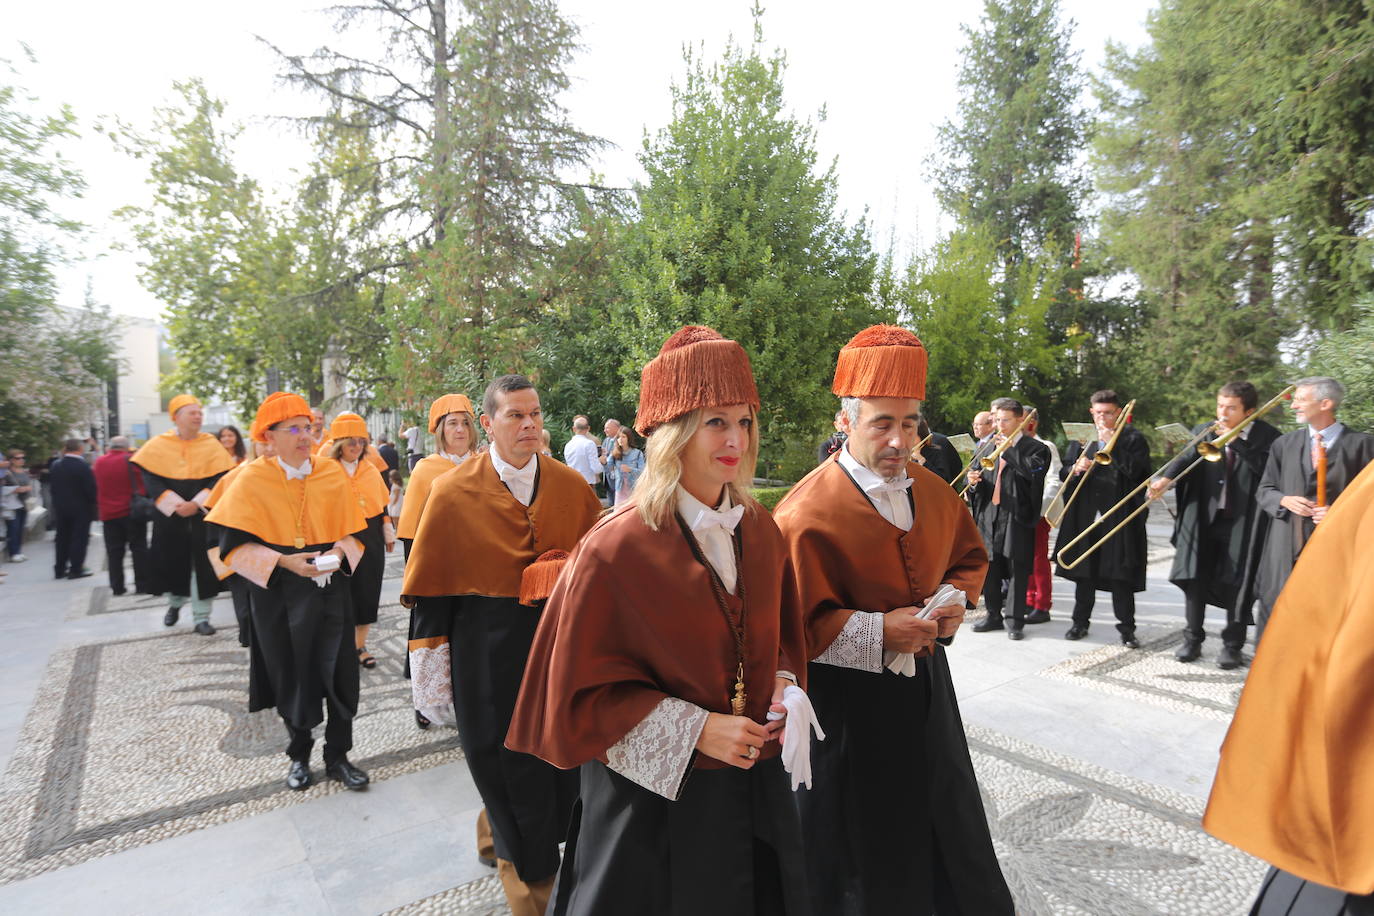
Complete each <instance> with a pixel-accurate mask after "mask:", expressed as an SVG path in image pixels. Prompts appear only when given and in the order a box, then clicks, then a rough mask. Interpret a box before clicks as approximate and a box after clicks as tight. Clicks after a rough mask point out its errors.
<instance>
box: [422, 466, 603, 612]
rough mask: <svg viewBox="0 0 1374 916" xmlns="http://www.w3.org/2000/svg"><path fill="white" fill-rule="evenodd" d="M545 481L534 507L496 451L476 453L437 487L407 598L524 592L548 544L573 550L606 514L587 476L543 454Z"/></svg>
mask: <svg viewBox="0 0 1374 916" xmlns="http://www.w3.org/2000/svg"><path fill="white" fill-rule="evenodd" d="M535 460H536V461H538V462H539V483H538V488H537V489H536V490H535V494H534V501H533V502H531V503H530V505H529V506H528V507H526V506H522V505H520V503H519V502H518V501H517V500H516V499H515V497H514V496H512V495H511V493H510V490H508V489H506V485H505V484H503V483H502V482H501V478H500V477H498V476H497V474H496V468H494V467H493V466H492V463H491V456H490V455H489V454H482V455H478V456H476V457H474V458H469V459H468V460H467V461H464V462H463V463H462V464H461V465H459V466H458V467H456V468H454V469H453V471H452V473H447V474H443V475H441V476H440V477H439V478H437V479H436V480H435V481H434V485H433V486H432V487H431V488H430V491H429V499H428V500H427V502H426V505H425V507H424V515H423V516H421V518H420V527H419V530H418V531H417V532H416V533H415V544H414V546H413V547H412V549H411V551H410V559H409V560H407V561H406V575H405V580H404V582H403V583H402V585H401V601H402V603H413V599H414V598H437V597H444V596H447V595H489V596H492V597H498V598H516V597H518V596H519V595H520V575H521V573H523V572H524V571H525V567H526V566H529V565H530V564H531V563H533V562H534V560H535V558H537V557H538V556H539V555H540V554H541V553H543V552H544V551H546V550H567V551H571V550H572V549H573V547H574V546H576V544H577V542H578V540H579V539H580V538H581V537H582V535H584V534H586V533H587V531H588V529H590V528H591V527H592V525H593V523H595V522H596V518H597V516H598V515H599V514H600V512H601V503H599V502H597V499H596V494H595V493H593V492H592V488H591V487H589V486H587V481H586V480H584V479H583V478H582V475H581V474H579V473H578V472H577V471H574V470H573V469H572V468H570V467H567V466H566V465H564V464H561V463H559V462H557V461H554V460H553V459H552V458H547V457H545V456H543V455H536V456H535Z"/></svg>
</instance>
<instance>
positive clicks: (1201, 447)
mask: <svg viewBox="0 0 1374 916" xmlns="http://www.w3.org/2000/svg"><path fill="white" fill-rule="evenodd" d="M1296 387H1297V386H1296V385H1289V386H1288V387H1287V388H1285V389H1283V390H1282V391H1280V392H1279V393H1278V394H1276V395H1274V396H1273V397H1272V398H1270V399H1269V401H1268V402H1266V403H1265V404H1264V405H1263V406H1261V407H1259V408H1258V409H1256V410H1255V411H1254V412H1252V413H1251V414H1250V415H1249V416H1248V417H1246V418H1245V419H1244V420H1241V421H1240V422H1239V423H1238V424H1236V425H1235V426H1234V427H1233V428H1231V429H1228V430H1227V431H1226V432H1225V433H1223V434H1221V435H1220V436H1218V437H1217V438H1215V439H1213V440H1212V441H1211V442H1203V441H1202V440H1203V439H1204V438H1205V437H1206V436H1207V434H1208V433H1211V432H1214V431H1215V430H1216V428H1217V421H1213V422H1212V423H1209V424H1207V427H1206V428H1205V429H1203V430H1202V432H1200V433H1198V434H1197V435H1196V436H1194V437H1193V438H1192V440H1191V441H1189V442H1188V444H1187V445H1185V446H1183V448H1182V449H1180V450H1179V453H1178V455H1175V456H1174V457H1173V458H1170V459H1169V460H1168V461H1166V462H1165V463H1164V464H1163V465H1162V466H1161V467H1160V468H1159V470H1157V471H1155V472H1154V473H1153V474H1151V475H1150V476H1149V477H1146V478H1145V480H1143V481H1142V482H1141V483H1140V485H1139V486H1137V487H1136V488H1135V489H1133V490H1132V491H1131V492H1129V493H1127V494H1126V495H1125V496H1124V497H1122V499H1121V500H1119V501H1118V502H1117V504H1116V505H1114V506H1112V507H1111V508H1110V509H1108V510H1107V511H1106V512H1103V513H1102V517H1101V518H1099V519H1098V520H1097V521H1095V522H1093V523H1092V524H1091V525H1089V526H1088V527H1086V528H1084V529H1083V531H1082V532H1080V533H1079V535H1078V537H1076V538H1074V539H1073V540H1072V541H1069V542H1068V543H1067V544H1065V545H1064V546H1063V547H1061V548H1059V551H1058V553H1059V565H1060V566H1061V567H1062V568H1064V569H1073V568H1074V567H1075V566H1077V565H1078V564H1079V563H1082V562H1083V560H1084V559H1085V558H1086V557H1088V556H1090V555H1091V554H1092V553H1093V552H1095V551H1096V550H1097V549H1098V548H1099V547H1101V546H1102V545H1103V544H1105V543H1107V541H1108V539H1110V538H1111V537H1112V535H1114V534H1116V533H1117V532H1118V531H1120V530H1121V529H1122V528H1124V527H1126V525H1127V524H1129V523H1130V521H1131V520H1132V519H1134V518H1135V517H1136V516H1137V515H1139V514H1140V513H1142V512H1144V511H1145V510H1146V509H1148V508H1149V507H1150V503H1151V502H1153V501H1154V500H1156V499H1158V498H1159V497H1161V496H1163V495H1164V494H1165V493H1167V492H1168V491H1169V489H1171V488H1172V487H1173V486H1174V485H1175V484H1177V483H1178V482H1179V481H1180V480H1182V479H1183V478H1184V477H1187V476H1188V474H1189V473H1191V472H1192V470H1193V468H1195V467H1197V466H1198V465H1199V464H1201V463H1202V462H1204V461H1220V460H1221V459H1222V456H1223V455H1224V454H1225V453H1226V446H1228V445H1230V444H1231V441H1232V440H1233V439H1235V438H1236V437H1237V436H1239V435H1240V434H1241V433H1242V432H1243V431H1244V430H1245V428H1246V427H1247V426H1249V425H1250V424H1251V423H1253V422H1255V421H1256V420H1258V419H1259V418H1260V417H1262V416H1264V415H1265V414H1267V413H1268V412H1269V411H1271V410H1273V409H1274V408H1275V407H1277V406H1278V404H1279V402H1280V401H1283V400H1285V399H1287V398H1290V397H1292V395H1293V392H1294V390H1295V389H1296ZM1190 448H1196V449H1197V455H1198V456H1197V457H1196V458H1194V459H1193V461H1192V462H1191V463H1190V464H1189V465H1188V466H1187V467H1185V468H1184V469H1183V470H1181V471H1179V472H1178V474H1177V475H1176V476H1175V477H1173V478H1172V479H1171V480H1170V481H1169V486H1168V487H1166V488H1165V489H1163V490H1161V491H1159V493H1157V494H1154V495H1151V496H1148V497H1147V498H1146V499H1145V501H1144V502H1143V503H1141V504H1140V505H1139V506H1136V507H1135V509H1134V510H1133V511H1132V512H1131V513H1130V514H1129V515H1127V516H1126V517H1125V518H1123V519H1122V520H1121V521H1119V522H1117V523H1116V525H1115V526H1114V527H1113V528H1112V530H1111V531H1108V532H1107V533H1106V534H1104V535H1102V537H1100V538H1098V539H1097V540H1096V541H1094V542H1093V545H1092V546H1091V547H1089V548H1088V549H1087V550H1085V551H1083V553H1082V554H1080V555H1079V556H1078V557H1076V558H1075V559H1074V560H1073V562H1071V563H1065V562H1064V552H1065V551H1067V550H1068V549H1069V548H1070V547H1072V546H1073V545H1075V544H1077V543H1078V542H1079V541H1081V540H1083V538H1084V537H1086V536H1087V534H1088V532H1089V531H1092V530H1093V529H1094V528H1096V527H1097V526H1098V525H1101V524H1102V523H1103V522H1104V521H1106V520H1107V518H1109V517H1110V516H1111V515H1112V513H1114V512H1116V510H1118V509H1120V508H1121V507H1122V506H1124V505H1126V503H1128V502H1130V501H1131V500H1132V499H1134V498H1135V495H1136V494H1137V493H1139V492H1140V491H1141V490H1143V489H1145V488H1146V487H1148V486H1149V485H1150V481H1152V480H1154V479H1155V478H1156V477H1158V476H1159V475H1160V474H1163V473H1164V469H1165V468H1167V467H1168V466H1169V465H1171V464H1173V463H1174V462H1175V461H1177V460H1178V458H1179V456H1181V455H1185V454H1187V452H1188V449H1190Z"/></svg>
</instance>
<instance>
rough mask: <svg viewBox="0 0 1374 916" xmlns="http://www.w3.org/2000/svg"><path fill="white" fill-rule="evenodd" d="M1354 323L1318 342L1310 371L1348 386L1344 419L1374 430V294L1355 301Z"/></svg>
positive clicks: (1342, 412)
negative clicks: (1357, 317)
mask: <svg viewBox="0 0 1374 916" xmlns="http://www.w3.org/2000/svg"><path fill="white" fill-rule="evenodd" d="M1355 311H1356V313H1357V314H1358V315H1359V319H1358V320H1357V321H1356V322H1355V325H1354V327H1352V328H1351V329H1350V330H1348V331H1345V332H1344V333H1341V334H1332V335H1331V336H1330V337H1328V338H1326V340H1324V341H1322V342H1321V344H1319V345H1318V346H1317V349H1316V351H1315V352H1314V353H1313V354H1312V362H1311V364H1310V365H1309V366H1308V367H1307V373H1306V374H1309V375H1329V376H1331V377H1332V378H1334V379H1339V380H1340V383H1341V384H1342V385H1344V386H1345V400H1344V401H1343V402H1342V403H1341V409H1340V415H1341V422H1342V423H1345V424H1347V425H1349V426H1352V427H1354V428H1355V429H1360V430H1364V431H1365V432H1370V433H1374V298H1365V299H1364V300H1362V301H1361V302H1358V303H1356V305H1355Z"/></svg>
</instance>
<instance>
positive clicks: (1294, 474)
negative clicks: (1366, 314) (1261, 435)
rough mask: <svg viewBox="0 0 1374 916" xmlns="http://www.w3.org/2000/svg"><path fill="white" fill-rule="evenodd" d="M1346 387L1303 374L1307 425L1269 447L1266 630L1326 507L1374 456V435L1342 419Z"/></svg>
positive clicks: (1263, 582)
mask: <svg viewBox="0 0 1374 916" xmlns="http://www.w3.org/2000/svg"><path fill="white" fill-rule="evenodd" d="M1344 396H1345V388H1343V387H1342V386H1341V383H1340V382H1338V381H1336V380H1335V379H1333V378H1327V377H1324V376H1322V377H1315V378H1305V379H1301V380H1300V381H1299V382H1298V383H1297V390H1296V391H1294V392H1293V402H1292V408H1293V417H1294V419H1296V420H1297V421H1298V423H1300V424H1302V425H1301V426H1300V428H1298V429H1295V430H1294V431H1293V432H1291V433H1287V434H1286V435H1283V436H1280V437H1279V438H1278V439H1277V440H1276V441H1275V442H1274V444H1273V445H1272V446H1270V448H1269V461H1268V463H1267V464H1266V465H1265V468H1264V476H1263V477H1262V478H1261V480H1260V483H1259V489H1258V491H1257V492H1256V499H1257V500H1258V502H1259V507H1260V509H1261V510H1263V512H1264V514H1265V515H1266V516H1267V517H1268V532H1267V534H1266V536H1265V537H1264V538H1263V543H1262V544H1261V543H1260V541H1259V539H1258V538H1256V539H1255V543H1254V546H1253V548H1252V549H1254V550H1258V551H1261V553H1260V556H1259V557H1258V565H1259V570H1258V575H1259V583H1258V591H1259V598H1260V610H1259V615H1258V617H1257V620H1256V623H1257V624H1258V634H1259V635H1263V633H1264V624H1265V621H1266V620H1268V618H1269V611H1270V609H1272V608H1273V606H1274V602H1275V601H1276V600H1277V599H1278V597H1279V592H1281V591H1283V586H1284V583H1286V582H1287V581H1288V574H1289V573H1291V572H1292V571H1293V564H1294V563H1295V562H1297V559H1298V554H1300V553H1302V549H1303V547H1304V546H1306V544H1307V541H1308V539H1309V538H1310V537H1312V532H1313V531H1315V530H1316V526H1317V525H1320V524H1321V522H1322V519H1324V518H1325V517H1326V511H1327V509H1329V508H1330V506H1331V504H1332V503H1333V502H1335V501H1336V500H1337V499H1338V498H1339V497H1340V495H1341V493H1342V492H1343V491H1344V490H1345V488H1346V487H1347V486H1348V485H1349V484H1350V482H1351V481H1352V480H1354V479H1355V476H1356V475H1357V474H1359V473H1360V471H1361V470H1363V469H1364V466H1365V465H1367V464H1369V463H1370V462H1371V461H1374V436H1371V435H1369V434H1367V433H1361V432H1356V431H1355V430H1353V429H1348V428H1347V427H1346V426H1345V425H1344V424H1342V423H1340V422H1338V421H1337V420H1336V410H1337V408H1339V407H1340V405H1341V399H1342V398H1344ZM1320 464H1325V466H1326V473H1325V478H1326V480H1325V484H1326V487H1325V489H1326V492H1325V494H1324V496H1325V500H1324V501H1323V500H1322V499H1320V498H1319V494H1318V492H1317V470H1316V469H1317V467H1318V466H1319V465H1320Z"/></svg>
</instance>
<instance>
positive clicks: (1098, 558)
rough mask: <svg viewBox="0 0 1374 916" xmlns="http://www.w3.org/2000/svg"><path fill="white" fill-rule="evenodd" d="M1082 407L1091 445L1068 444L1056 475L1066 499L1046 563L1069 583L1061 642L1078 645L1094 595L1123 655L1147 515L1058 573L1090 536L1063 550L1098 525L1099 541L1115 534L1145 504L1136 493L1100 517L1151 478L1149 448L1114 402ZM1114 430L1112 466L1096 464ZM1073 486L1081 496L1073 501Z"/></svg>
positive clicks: (1130, 635)
mask: <svg viewBox="0 0 1374 916" xmlns="http://www.w3.org/2000/svg"><path fill="white" fill-rule="evenodd" d="M1089 402H1090V403H1089V414H1090V415H1091V416H1092V421H1093V425H1094V426H1095V427H1096V429H1097V439H1096V440H1095V441H1093V442H1089V443H1087V445H1086V446H1085V445H1084V443H1082V442H1070V443H1069V447H1068V448H1067V449H1066V450H1065V451H1064V464H1063V467H1062V468H1061V469H1060V471H1059V474H1060V477H1061V478H1062V479H1063V481H1064V486H1063V487H1062V488H1061V489H1060V493H1061V494H1062V495H1063V497H1064V501H1065V502H1066V503H1067V502H1068V501H1069V500H1070V499H1072V500H1073V505H1072V506H1071V507H1070V508H1069V510H1068V511H1067V512H1066V513H1065V514H1064V518H1063V521H1062V522H1061V523H1060V527H1059V537H1058V539H1057V540H1056V541H1055V547H1054V557H1053V559H1054V561H1055V564H1056V569H1055V571H1054V572H1055V575H1057V576H1061V577H1063V578H1065V579H1069V580H1071V581H1072V582H1073V583H1074V592H1073V623H1072V625H1071V626H1070V627H1069V629H1068V631H1067V632H1065V633H1064V638H1065V639H1072V640H1077V639H1082V638H1083V637H1085V636H1087V635H1088V626H1089V624H1090V623H1091V622H1092V614H1093V606H1094V605H1095V604H1096V603H1097V593H1098V592H1108V593H1109V594H1111V596H1112V613H1113V614H1114V615H1115V616H1116V631H1117V635H1118V636H1119V637H1120V639H1121V644H1122V645H1123V646H1125V647H1126V648H1128V649H1139V648H1140V641H1139V640H1137V639H1136V638H1135V593H1136V592H1143V591H1145V565H1146V558H1147V556H1148V553H1149V543H1148V541H1147V540H1146V536H1145V515H1146V513H1144V512H1142V513H1140V514H1139V515H1137V516H1136V517H1135V518H1134V519H1132V520H1131V521H1130V523H1128V524H1127V525H1126V526H1125V527H1124V528H1122V529H1121V530H1120V531H1118V532H1117V533H1116V534H1114V535H1112V537H1111V538H1109V539H1108V540H1107V542H1106V543H1105V544H1103V545H1102V546H1101V547H1100V548H1099V549H1098V550H1096V551H1094V552H1093V553H1092V554H1091V555H1089V556H1088V557H1087V558H1086V559H1084V560H1083V561H1082V562H1080V563H1077V564H1075V565H1074V566H1073V567H1072V568H1069V567H1066V566H1064V560H1066V559H1068V560H1070V561H1072V560H1073V559H1074V557H1075V556H1077V555H1078V554H1077V551H1081V550H1084V549H1085V548H1087V547H1089V546H1091V542H1092V538H1091V536H1089V537H1088V538H1085V539H1084V540H1083V541H1082V542H1080V543H1078V544H1076V545H1075V546H1074V548H1073V550H1072V551H1070V552H1069V554H1068V556H1067V557H1066V556H1065V555H1064V545H1066V544H1068V543H1069V542H1071V541H1072V540H1073V539H1074V538H1076V537H1077V536H1078V535H1080V534H1082V533H1083V531H1084V530H1085V529H1086V528H1087V527H1088V526H1089V525H1092V524H1093V523H1094V522H1096V521H1097V520H1098V519H1099V518H1101V520H1102V521H1101V523H1100V525H1099V526H1098V528H1097V529H1096V531H1097V533H1098V534H1099V535H1102V534H1106V533H1107V532H1108V531H1109V530H1111V529H1112V528H1113V527H1115V525H1116V523H1117V522H1118V521H1120V520H1121V519H1122V518H1124V517H1125V516H1127V515H1128V514H1130V513H1131V512H1133V511H1134V510H1135V509H1136V508H1138V507H1139V506H1140V504H1141V503H1143V502H1144V501H1145V495H1144V493H1143V492H1140V493H1137V494H1136V495H1135V496H1134V497H1132V498H1131V499H1130V500H1129V501H1127V502H1126V503H1125V504H1124V505H1121V506H1120V508H1118V509H1117V510H1116V511H1115V512H1113V513H1112V514H1111V515H1105V513H1107V512H1108V511H1109V510H1111V508H1112V507H1113V506H1117V505H1119V504H1121V501H1122V500H1123V499H1125V497H1126V494H1128V493H1130V492H1131V491H1132V490H1135V489H1136V488H1137V487H1140V485H1141V484H1143V483H1144V482H1145V480H1146V478H1147V477H1149V476H1150V444H1149V443H1148V442H1146V441H1145V436H1144V435H1143V434H1142V433H1141V432H1140V430H1138V429H1136V428H1135V426H1134V425H1133V424H1132V423H1131V418H1130V417H1129V416H1126V415H1125V412H1124V411H1123V409H1122V407H1121V396H1120V395H1118V394H1117V393H1116V392H1115V391H1112V390H1110V389H1103V390H1102V391H1096V392H1093V395H1092V397H1091V398H1090V399H1089ZM1122 424H1125V425H1124V426H1122ZM1118 426H1122V428H1121V434H1120V435H1119V436H1117V437H1116V444H1115V445H1114V446H1113V447H1112V448H1111V450H1110V451H1109V452H1108V454H1109V455H1110V457H1111V463H1110V464H1097V463H1096V456H1097V453H1098V452H1100V451H1102V450H1103V449H1105V448H1106V446H1107V443H1108V442H1110V441H1111V440H1112V434H1113V433H1115V432H1116V429H1117V427H1118ZM1080 487H1082V488H1083V492H1082V493H1079V494H1078V495H1077V497H1076V498H1075V495H1074V494H1075V493H1077V491H1078V489H1079V488H1080Z"/></svg>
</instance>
